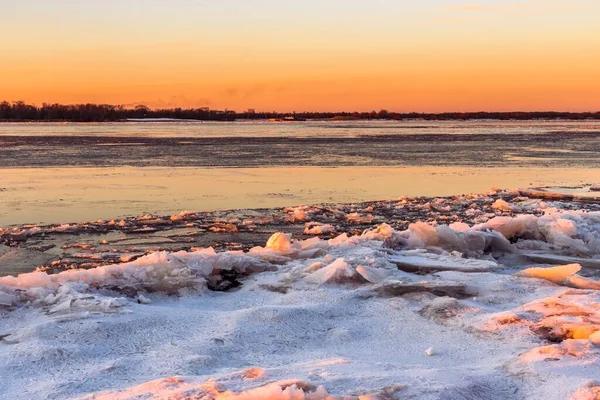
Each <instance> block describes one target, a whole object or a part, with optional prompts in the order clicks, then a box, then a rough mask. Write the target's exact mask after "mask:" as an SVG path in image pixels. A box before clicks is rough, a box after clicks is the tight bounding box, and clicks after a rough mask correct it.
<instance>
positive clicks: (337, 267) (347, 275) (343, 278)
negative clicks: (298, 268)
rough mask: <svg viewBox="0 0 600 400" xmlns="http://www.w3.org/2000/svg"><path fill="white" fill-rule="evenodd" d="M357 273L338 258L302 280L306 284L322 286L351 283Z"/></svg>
mask: <svg viewBox="0 0 600 400" xmlns="http://www.w3.org/2000/svg"><path fill="white" fill-rule="evenodd" d="M356 276H357V273H356V271H355V270H354V268H352V267H351V266H350V265H349V264H348V263H347V262H346V261H345V260H344V259H343V258H338V259H336V260H335V261H334V262H332V263H331V264H329V265H328V266H326V267H323V268H321V269H320V270H318V271H316V272H313V273H312V274H310V275H308V276H307V277H305V278H304V280H305V281H306V282H308V283H315V284H317V285H322V284H326V283H343V282H349V281H352V280H353V279H354V278H356Z"/></svg>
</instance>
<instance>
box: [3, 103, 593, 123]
mask: <svg viewBox="0 0 600 400" xmlns="http://www.w3.org/2000/svg"><path fill="white" fill-rule="evenodd" d="M289 116H293V117H295V118H296V119H334V120H372V119H389V120H403V119H422V120H471V119H495V120H531V119H573V120H584V119H595V120H600V111H599V112H582V113H571V112H557V111H539V112H483V111H482V112H466V113H463V112H446V113H416V112H412V113H397V112H391V111H386V110H380V111H371V112H300V113H279V112H255V111H253V110H249V111H247V112H235V111H230V110H211V109H209V108H207V107H203V108H188V109H182V108H169V109H151V108H149V107H146V106H144V105H138V106H136V107H134V108H128V107H125V106H122V105H109V104H72V105H64V104H46V103H44V104H42V105H41V106H35V105H31V104H26V103H24V102H22V101H17V102H7V101H4V102H1V103H0V121H74V122H104V121H123V120H127V119H144V118H176V119H189V120H200V121H235V120H248V119H282V118H285V117H289Z"/></svg>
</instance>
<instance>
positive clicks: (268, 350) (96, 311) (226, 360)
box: [0, 192, 600, 400]
mask: <svg viewBox="0 0 600 400" xmlns="http://www.w3.org/2000/svg"><path fill="white" fill-rule="evenodd" d="M503 193H508V192H496V193H494V194H495V195H498V194H500V195H502V194H503ZM485 196H487V195H470V196H462V197H456V198H455V200H454V201H456V202H463V203H464V204H466V205H467V206H468V204H469V203H470V202H473V200H474V199H477V198H483V197H485ZM506 198H507V199H509V201H505V200H502V199H498V200H496V201H495V202H494V209H495V210H497V215H498V216H496V217H492V218H490V219H489V220H487V221H486V222H483V223H479V224H474V225H471V226H470V225H467V224H465V223H463V222H454V223H452V224H450V225H448V226H446V225H442V224H433V225H435V226H432V225H429V224H426V223H423V222H417V223H413V224H411V225H410V226H409V228H408V229H406V230H404V231H397V230H394V229H392V228H391V227H390V226H389V225H387V224H386V223H382V224H379V225H377V224H375V225H374V227H373V228H372V229H370V230H367V231H365V232H364V233H363V234H362V235H357V236H348V235H347V234H342V235H340V236H337V237H334V238H333V239H329V240H325V239H320V238H318V237H315V238H312V239H308V240H303V241H296V240H294V239H292V238H291V235H286V234H285V233H276V234H274V235H273V236H272V237H271V238H270V239H269V240H268V242H267V243H266V245H265V246H264V247H255V248H252V249H251V250H250V251H247V252H242V251H237V252H236V251H228V252H215V251H214V250H213V249H211V248H208V249H199V250H195V251H190V252H184V251H180V252H156V253H152V254H149V255H145V256H143V257H141V258H138V259H136V260H134V261H131V262H127V263H120V264H119V263H116V264H110V265H104V266H100V267H96V268H93V269H87V270H85V269H72V270H66V271H63V272H60V273H57V274H52V275H49V274H47V273H46V272H41V271H40V272H32V273H28V274H22V275H19V276H18V277H10V276H8V277H2V278H0V338H1V340H0V398H3V399H4V398H6V399H32V398H60V399H62V398H84V399H149V398H160V399H175V398H176V399H267V398H268V399H314V400H316V399H330V398H331V399H338V398H342V399H343V398H358V399H404V398H418V399H598V398H600V382H595V381H594V379H596V380H600V281H598V280H597V277H598V276H600V274H598V272H599V271H600V212H597V211H589V210H588V211H586V210H581V209H578V207H574V206H573V203H569V202H562V201H560V200H557V201H548V200H546V201H543V200H532V199H529V198H526V199H525V198H521V197H519V196H518V195H507V197H506ZM403 202H404V203H405V202H406V200H400V201H399V202H398V207H402V204H403ZM475 208H476V207H471V208H470V209H473V210H474V212H475V211H476V210H475ZM318 210H319V209H318V208H311V207H300V208H297V209H295V210H292V212H293V213H294V215H296V216H297V218H299V219H302V220H304V221H306V222H307V228H306V229H307V231H308V232H309V233H311V234H319V233H323V232H324V231H330V230H332V229H334V227H332V226H328V225H327V224H324V223H321V222H315V221H318V215H315V213H316V212H317V211H318ZM360 215H361V213H356V215H354V214H348V215H347V216H346V217H347V218H348V219H352V218H360ZM423 219H424V220H427V215H424V216H423ZM231 276H236V277H240V279H241V281H242V286H241V287H239V288H238V289H237V290H231V291H227V292H217V291H211V290H209V289H208V287H215V286H218V282H219V281H222V280H224V279H227V278H228V277H231Z"/></svg>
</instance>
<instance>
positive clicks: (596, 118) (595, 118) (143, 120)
mask: <svg viewBox="0 0 600 400" xmlns="http://www.w3.org/2000/svg"><path fill="white" fill-rule="evenodd" d="M365 121H395V122H399V121H403V122H437V121H439V122H443V121H454V122H472V121H506V122H511V121H512V122H514V121H540V122H544V121H600V115H598V116H593V117H579V116H571V117H549V118H537V117H531V118H505V117H497V118H476V117H472V118H470V117H467V118H434V117H431V118H335V117H332V118H306V119H302V120H297V121H294V120H289V121H285V120H277V121H272V119H271V118H236V119H231V120H225V119H192V118H126V119H116V120H110V119H107V120H93V121H88V120H85V121H83V120H77V119H20V120H17V119H0V124H30V123H82V124H85V123H89V124H94V123H150V122H151V123H173V122H223V123H236V122H265V123H281V124H290V123H302V122H365Z"/></svg>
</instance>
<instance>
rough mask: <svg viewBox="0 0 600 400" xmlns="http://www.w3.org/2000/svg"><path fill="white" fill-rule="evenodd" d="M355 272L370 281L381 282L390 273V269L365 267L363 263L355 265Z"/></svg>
mask: <svg viewBox="0 0 600 400" xmlns="http://www.w3.org/2000/svg"><path fill="white" fill-rule="evenodd" d="M356 272H358V273H359V274H360V275H361V276H362V277H363V278H365V280H367V281H369V282H371V283H379V282H383V281H384V280H386V279H387V278H388V277H389V276H390V275H391V271H388V270H385V269H382V268H371V267H366V266H363V265H359V266H358V267H356Z"/></svg>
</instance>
